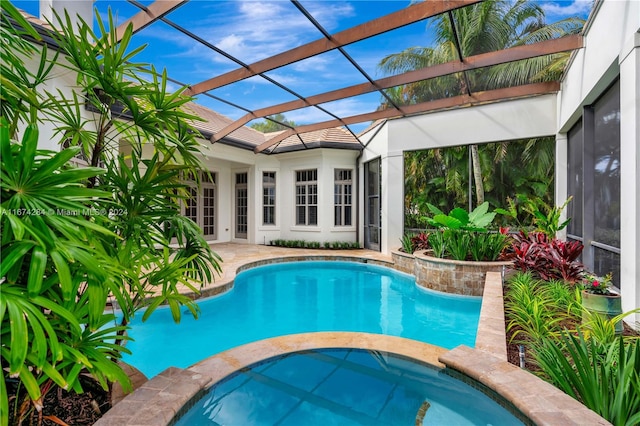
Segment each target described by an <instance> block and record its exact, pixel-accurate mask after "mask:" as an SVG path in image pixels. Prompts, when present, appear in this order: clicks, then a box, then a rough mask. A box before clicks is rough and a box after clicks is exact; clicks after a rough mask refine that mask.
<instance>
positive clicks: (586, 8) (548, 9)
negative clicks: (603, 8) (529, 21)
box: [540, 0, 593, 18]
mask: <svg viewBox="0 0 640 426" xmlns="http://www.w3.org/2000/svg"><path fill="white" fill-rule="evenodd" d="M592 6H593V0H574V1H567V0H564V1H543V2H541V3H540V7H542V9H543V10H544V11H545V13H546V15H547V17H556V16H557V17H561V18H568V17H573V16H580V17H585V18H586V16H587V15H589V12H590V11H591V7H592Z"/></svg>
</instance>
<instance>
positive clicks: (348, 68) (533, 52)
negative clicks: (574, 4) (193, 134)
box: [16, 0, 586, 154]
mask: <svg viewBox="0 0 640 426" xmlns="http://www.w3.org/2000/svg"><path fill="white" fill-rule="evenodd" d="M478 2H479V0H455V1H454V0H451V1H425V2H418V3H414V4H410V3H408V2H407V3H405V2H377V3H374V4H377V5H378V7H375V8H372V7H371V6H370V4H359V2H356V3H354V4H352V5H349V4H342V3H339V2H319V3H314V2H309V3H308V4H305V2H299V1H292V2H268V3H265V4H260V3H255V2H241V3H236V6H230V7H227V6H225V3H224V2H198V1H192V2H189V1H186V0H185V1H156V2H151V1H147V2H138V1H128V2H124V1H116V2H95V3H92V2H89V1H86V2H65V1H59V0H54V1H51V2H42V4H43V6H44V7H43V13H44V14H43V17H46V18H48V19H51V20H55V18H54V15H53V13H52V12H50V11H48V10H58V11H62V10H65V8H66V10H67V12H69V14H70V15H71V16H73V15H74V14H75V13H79V14H80V16H83V17H84V19H85V20H89V21H90V20H91V19H92V18H91V17H92V13H93V9H92V8H93V7H96V8H97V10H98V13H100V14H102V15H103V16H106V14H107V13H108V10H111V11H112V13H113V14H114V16H115V18H116V20H115V22H114V24H115V25H117V26H118V34H119V35H120V36H122V34H124V32H125V29H126V28H127V27H128V26H129V25H131V29H132V31H133V34H134V35H133V40H134V44H135V45H140V44H142V43H148V46H147V48H146V49H145V51H143V52H142V53H141V55H140V59H142V60H147V61H148V62H149V63H150V64H153V65H154V66H155V67H156V69H157V70H162V69H163V68H166V69H167V71H168V75H169V77H171V79H172V81H173V82H174V83H175V84H176V88H177V87H180V86H183V87H186V90H185V94H187V95H190V96H194V97H195V99H196V102H198V104H199V105H202V106H206V107H208V108H209V109H212V110H214V111H215V112H217V113H220V114H222V115H223V116H225V117H229V118H231V120H232V121H231V122H227V121H228V120H227V121H225V120H224V119H222V120H216V118H213V117H211V114H207V113H205V114H207V115H208V117H206V118H207V121H208V122H209V123H208V124H207V125H205V126H204V129H203V130H205V135H206V136H207V137H208V139H209V140H210V141H211V142H212V143H215V142H219V141H223V142H224V141H244V142H249V143H251V144H254V145H255V147H254V148H253V149H254V152H256V153H265V154H271V153H277V152H280V151H279V149H280V150H282V149H285V147H288V149H289V150H290V149H291V147H292V146H294V147H295V149H305V148H306V147H308V143H309V141H308V140H306V139H305V136H303V135H304V134H305V133H310V132H317V131H320V130H325V129H329V128H334V127H342V128H343V129H344V130H345V131H346V135H344V136H343V135H340V136H337V135H335V134H334V135H333V136H332V137H326V136H324V137H322V138H320V140H321V141H322V142H327V143H333V144H335V143H338V144H342V145H341V146H345V147H347V148H353V149H361V148H362V146H363V142H362V140H361V139H360V137H359V135H358V133H359V131H361V130H363V128H364V127H366V125H367V124H368V123H371V122H374V121H375V120H381V119H393V118H400V117H407V116H412V115H417V114H421V113H425V112H429V111H438V110H443V109H449V108H457V107H465V106H471V105H477V104H484V103H489V102H495V101H500V100H505V99H514V98H522V97H527V96H534V95H540V94H545V93H554V92H557V91H558V89H559V83H558V78H559V77H560V75H561V73H558V74H557V76H556V78H554V79H549V78H545V79H544V80H545V81H541V79H540V78H537V79H536V78H531V79H530V81H521V82H518V83H517V84H505V83H498V84H492V85H486V84H484V85H478V84H472V83H473V82H475V81H476V80H475V79H471V80H470V79H469V75H470V74H472V73H477V72H493V71H492V70H493V68H494V67H497V66H500V65H504V64H506V63H512V62H514V63H515V62H518V61H523V60H526V59H531V58H538V57H544V56H548V55H558V54H562V53H568V52H571V51H573V50H575V49H579V48H581V47H582V43H583V42H582V36H581V35H580V34H574V35H571V34H569V35H567V36H564V37H557V36H554V35H551V36H549V37H548V38H549V39H548V40H530V41H529V42H527V43H522V44H521V45H514V46H512V47H510V48H508V49H504V50H500V51H474V52H471V53H469V54H468V53H466V52H464V51H463V49H462V45H461V40H463V39H464V37H465V36H466V35H465V34H464V33H459V31H460V30H459V29H458V28H459V27H460V23H456V20H455V18H454V15H453V13H452V11H454V10H457V9H464V8H465V7H468V6H470V5H473V4H476V3H478ZM25 3H26V4H25V5H24V6H30V7H29V9H31V10H32V11H33V10H34V9H33V3H34V2H25ZM47 3H49V4H51V5H52V6H53V7H52V8H50V9H47V8H46V5H47ZM16 4H17V5H18V6H21V2H16ZM238 4H239V5H241V6H237V5H238ZM220 9H228V10H225V12H221V11H220ZM343 9H346V10H343ZM364 11H366V13H363V12H364ZM585 12H586V9H585V10H583V12H582V14H583V15H584V16H586V13H585ZM60 13H62V12H60ZM441 17H446V18H445V19H444V20H442V21H440V22H443V23H444V24H445V25H448V26H449V28H450V29H451V31H453V32H454V33H455V45H454V46H451V48H452V49H454V50H455V53H456V56H457V57H456V59H455V60H453V61H447V62H443V63H438V64H434V65H430V66H424V67H419V68H417V69H413V70H410V71H406V72H400V71H396V72H392V73H389V72H382V71H381V70H380V69H379V67H378V64H379V63H380V62H381V61H382V60H383V59H384V58H385V57H386V56H388V55H390V54H393V53H397V52H400V51H402V50H404V49H407V48H414V47H417V46H420V47H429V46H430V45H431V46H435V45H436V44H437V40H434V37H433V36H432V35H431V34H430V32H429V31H427V30H428V29H429V28H430V27H433V26H435V25H437V23H435V22H434V18H441ZM563 17H564V18H566V17H568V15H567V16H563ZM340 18H342V19H340ZM227 19H228V20H229V23H232V25H231V26H230V27H227V26H226V25H227V23H226V22H225V21H224V20H227ZM252 25H255V26H256V28H247V27H250V26H252ZM217 26H221V27H224V30H225V31H228V33H224V34H221V33H220V32H217V31H215V28H216V27H217ZM288 32H290V35H286V34H287V33H288ZM268 37H274V39H268ZM280 38H282V39H280ZM136 42H137V43H136ZM185 49H186V52H184V50H185ZM181 51H182V52H181ZM184 61H188V62H189V66H188V67H186V68H187V69H185V67H184V66H182V64H183V62H184ZM179 64H180V66H178V65H179ZM194 69H196V70H197V72H194ZM334 70H335V71H339V73H340V74H337V73H336V72H335V71H334ZM479 70H481V71H479ZM447 76H455V77H456V78H458V79H464V80H465V81H466V82H467V84H466V86H465V87H464V88H460V87H451V88H450V89H449V90H446V93H445V94H442V95H438V94H434V95H433V96H431V98H432V99H429V100H428V101H423V102H417V103H416V102H412V100H411V99H410V98H405V99H398V98H397V97H395V99H394V97H392V96H391V95H390V94H389V91H390V90H393V91H396V92H398V91H399V92H403V91H406V90H407V87H408V85H411V84H412V83H416V82H419V81H423V80H427V79H434V80H437V79H442V78H443V77H447ZM230 94H233V96H231V95H230ZM275 100H278V101H279V100H282V101H281V102H276V101H275ZM277 114H286V115H287V116H290V117H302V118H301V119H298V120H294V121H295V122H296V123H295V124H294V125H291V124H290V123H287V122H279V123H278V124H280V125H282V126H283V127H285V128H286V130H284V131H282V132H279V133H278V134H275V135H268V137H266V136H265V137H264V140H256V139H255V138H252V137H251V136H250V135H247V134H246V133H245V134H243V133H242V130H241V129H242V127H243V126H246V125H248V124H251V123H252V122H254V121H255V120H260V119H265V118H267V117H268V118H267V119H268V120H275V118H274V116H275V115H277ZM358 124H359V125H360V126H357V125H358ZM334 133H335V132H334ZM307 139H311V140H312V141H313V140H314V139H318V138H317V137H316V138H313V137H308V138H307ZM352 144H354V145H352Z"/></svg>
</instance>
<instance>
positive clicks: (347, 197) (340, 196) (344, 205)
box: [333, 169, 353, 226]
mask: <svg viewBox="0 0 640 426" xmlns="http://www.w3.org/2000/svg"><path fill="white" fill-rule="evenodd" d="M351 175H352V171H351V170H345V169H335V170H334V183H333V188H334V193H333V203H334V225H335V226H351V211H352V205H353V201H352V199H353V194H352V188H353V180H352V178H351Z"/></svg>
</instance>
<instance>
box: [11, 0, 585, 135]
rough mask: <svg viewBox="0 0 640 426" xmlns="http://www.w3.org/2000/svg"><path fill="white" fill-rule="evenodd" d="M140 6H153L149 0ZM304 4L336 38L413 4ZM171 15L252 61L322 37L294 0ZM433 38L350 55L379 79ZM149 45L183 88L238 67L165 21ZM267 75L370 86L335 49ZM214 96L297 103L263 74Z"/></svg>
mask: <svg viewBox="0 0 640 426" xmlns="http://www.w3.org/2000/svg"><path fill="white" fill-rule="evenodd" d="M78 1H84V0H78ZM13 3H14V4H15V5H16V6H18V7H19V8H22V9H24V10H26V11H27V12H29V13H31V14H33V15H36V16H38V15H39V11H38V7H39V2H38V1H35V0H30V1H13ZM141 3H143V4H146V5H148V4H150V3H151V1H148V0H147V1H141ZM300 3H301V4H302V6H303V7H304V8H305V9H306V10H308V11H309V12H311V14H312V15H313V16H314V17H315V19H316V20H317V21H318V22H319V23H320V24H321V25H322V26H323V27H324V29H325V30H327V31H328V32H329V33H331V34H334V33H336V32H339V31H341V30H344V29H346V28H349V27H352V26H355V25H358V24H361V23H363V22H365V21H368V20H371V19H375V18H377V17H380V16H383V15H387V14H389V13H392V12H395V11H397V10H400V9H402V8H405V7H407V6H408V5H409V4H410V2H409V1H406V0H396V1H364V0H360V1H305V0H302V1H301V2H300ZM591 4H592V1H591V0H577V1H574V0H567V1H542V2H541V6H542V7H543V8H544V10H545V12H546V16H547V22H554V21H557V20H560V19H562V18H564V17H567V16H580V17H583V18H586V17H587V15H588V12H589V10H590V8H591ZM95 6H96V7H97V8H98V10H99V11H100V13H101V15H103V16H106V11H107V8H108V7H109V6H110V7H111V9H112V11H113V12H114V13H115V14H116V15H117V19H118V22H119V23H121V22H124V21H125V20H126V19H127V18H129V17H131V16H132V15H133V14H135V13H137V12H138V11H139V10H138V9H137V8H136V7H135V6H133V5H131V4H129V3H127V2H125V1H123V0H120V1H107V0H98V1H96V2H95ZM167 18H168V19H170V20H171V21H172V22H174V23H176V24H178V25H180V26H182V27H184V28H186V29H187V30H189V31H191V32H193V33H195V34H197V35H199V36H200V37H202V38H203V39H205V40H207V41H208V42H209V43H211V44H214V45H215V46H217V47H218V48H220V49H222V50H224V51H226V52H227V53H229V54H231V55H233V56H236V57H237V58H238V59H240V60H241V61H243V62H245V63H248V64H250V63H252V62H255V61H257V60H260V59H264V58H266V57H269V56H272V55H274V54H277V53H280V52H284V51H286V50H289V49H291V48H294V47H297V46H300V45H302V44H305V43H308V42H310V41H313V40H316V39H319V38H322V34H321V33H320V32H319V31H318V30H317V29H316V28H315V27H314V26H313V25H312V24H311V23H310V22H309V21H308V20H307V19H306V18H305V17H304V16H303V15H302V14H301V13H300V12H299V11H298V9H297V8H296V7H295V6H294V5H293V4H292V3H290V2H289V1H275V0H272V1H262V2H258V1H212V0H192V1H190V2H188V3H186V4H185V5H183V6H181V7H179V8H178V9H176V10H175V11H173V12H172V13H171V14H169V15H168V16H167ZM430 40H431V37H430V33H429V30H428V26H427V25H425V23H424V22H421V23H417V24H414V25H409V26H407V27H404V28H402V29H400V30H396V31H393V32H392V33H388V34H386V35H381V36H377V37H373V38H371V39H369V40H365V41H362V42H359V43H355V44H353V45H349V46H347V47H346V48H345V50H346V51H347V53H348V54H349V55H351V56H352V57H353V58H354V59H355V60H356V61H357V62H358V63H359V64H360V66H361V67H362V68H363V69H364V70H365V71H366V72H367V73H368V74H369V76H371V77H372V78H374V79H375V78H380V77H382V74H381V73H380V71H379V70H378V68H377V65H378V63H379V61H380V59H381V58H383V57H384V56H386V55H389V54H392V53H396V52H399V51H402V50H403V49H406V48H408V47H413V46H425V45H428V44H429V43H430ZM145 43H146V44H148V47H147V48H146V49H145V50H144V51H143V53H142V54H140V56H139V57H138V58H137V59H138V60H139V61H141V62H149V63H153V64H154V65H155V66H156V68H157V69H162V68H166V69H167V71H168V73H169V76H170V77H172V78H174V79H176V80H178V81H181V82H183V83H185V84H196V83H198V82H200V81H203V80H206V79H207V78H211V77H213V76H217V75H220V74H222V73H225V72H228V71H231V70H233V69H236V68H238V65H237V64H235V63H232V62H231V61H230V60H228V59H227V58H224V57H223V56H222V55H220V54H218V53H216V52H214V51H213V50H211V49H209V48H207V47H206V46H204V45H202V44H200V43H197V42H195V41H194V40H191V39H190V38H188V37H187V36H185V35H183V34H181V33H179V32H178V31H176V30H174V29H173V28H171V27H170V26H169V25H167V24H166V23H163V22H156V23H154V24H152V25H151V26H149V27H147V28H146V29H144V30H143V31H142V32H140V33H139V34H138V35H137V36H136V37H134V41H133V45H134V46H139V45H141V44H145ZM267 75H268V76H269V77H271V78H273V79H274V80H276V81H278V82H279V83H282V84H284V85H286V86H288V87H290V88H291V89H292V90H294V91H296V92H297V93H299V94H300V95H302V96H311V95H315V94H319V93H323V92H327V91H330V90H334V89H337V88H341V87H345V86H349V85H353V84H358V83H362V82H364V81H365V79H364V78H363V76H362V75H361V74H360V73H359V72H358V71H357V70H356V69H355V68H354V67H353V66H352V65H351V64H350V63H349V62H348V61H347V59H345V58H344V57H343V56H342V55H341V54H340V53H339V52H337V51H331V52H327V53H324V54H322V55H319V56H317V57H314V58H310V59H307V60H303V61H300V62H297V63H295V64H291V65H288V66H286V67H283V68H280V69H277V70H274V71H271V72H268V73H267ZM211 93H212V94H213V95H215V96H217V97H219V98H222V99H225V100H228V101H231V102H233V103H235V104H238V105H241V106H243V107H245V108H248V109H251V110H253V109H256V108H261V107H265V106H269V105H273V104H277V103H281V102H286V101H289V100H293V99H296V98H295V97H294V96H292V95H291V94H289V93H287V92H285V91H283V90H281V89H279V88H277V87H275V86H273V85H272V84H271V83H268V82H267V81H266V80H264V79H263V78H261V77H252V78H249V79H247V80H244V81H242V82H239V83H235V84H233V85H229V86H225V87H221V88H218V89H215V90H213V91H211ZM198 101H199V102H200V103H201V104H203V105H206V106H208V107H210V108H212V109H214V110H215V111H217V112H219V113H221V114H224V115H226V116H228V117H230V118H233V119H235V118H238V117H240V116H242V115H244V111H242V110H239V109H237V108H234V107H231V106H229V105H226V104H224V103H222V102H218V101H216V100H213V99H210V98H208V97H202V96H200V97H199V99H198ZM379 103H380V95H379V94H377V93H372V94H367V95H361V96H358V97H354V98H348V99H344V100H340V101H336V102H332V103H329V104H325V105H323V106H324V107H325V108H326V109H328V110H330V111H331V112H333V113H334V114H337V115H340V116H350V115H355V114H361V113H365V112H371V111H374V110H375V109H376V107H377V106H378V105H379ZM285 115H286V117H287V118H288V119H291V120H293V121H295V122H296V123H298V124H304V123H310V122H317V121H325V120H329V119H331V117H330V116H329V115H327V114H325V113H323V112H322V111H320V110H318V109H317V108H304V109H300V110H296V111H290V112H287V113H285ZM365 125H366V124H365ZM356 127H362V126H356ZM354 130H356V131H357V130H359V129H357V128H356V129H354Z"/></svg>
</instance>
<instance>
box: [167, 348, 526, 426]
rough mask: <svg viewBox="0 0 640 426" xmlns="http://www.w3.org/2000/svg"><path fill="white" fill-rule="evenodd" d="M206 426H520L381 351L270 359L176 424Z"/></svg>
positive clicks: (469, 390) (468, 392)
mask: <svg viewBox="0 0 640 426" xmlns="http://www.w3.org/2000/svg"><path fill="white" fill-rule="evenodd" d="M176 424H177V425H180V426H205V425H242V426H249V425H281V426H286V425H296V426H299V425H305V426H314V425H322V426H325V425H340V426H347V425H385V426H391V425H423V424H424V425H456V426H465V425H495V426H497V425H522V424H523V423H522V422H521V421H520V420H518V418H516V417H515V416H514V415H513V414H511V413H510V412H508V411H507V410H506V409H504V408H503V407H502V406H500V405H499V404H497V403H496V402H495V401H493V400H492V399H490V398H489V397H488V396H486V395H485V394H483V393H482V392H480V391H478V390H476V389H475V388H473V387H471V386H469V385H467V384H465V383H463V382H461V381H459V380H457V379H454V378H453V377H451V376H449V375H447V374H445V373H443V372H442V371H441V370H436V369H434V368H433V367H430V366H427V365H425V364H421V363H418V362H416V361H413V360H410V359H407V358H401V357H399V356H396V355H393V354H389V353H385V352H377V351H365V350H353V349H322V350H311V351H303V352H296V353H293V354H288V355H284V356H279V357H275V358H271V359H269V360H267V361H265V362H261V363H257V364H254V365H253V366H250V367H248V368H246V369H242V370H240V371H239V372H237V373H234V374H232V375H231V376H229V377H228V378H227V379H225V380H223V381H221V382H218V383H217V384H215V385H214V386H212V387H211V388H210V389H209V390H208V392H207V393H206V394H205V395H204V396H203V397H202V398H201V399H200V400H199V401H198V402H196V403H195V405H194V406H193V407H192V408H191V409H190V410H189V411H188V412H187V413H186V414H185V415H183V416H182V417H181V418H180V419H179V420H178V422H177V423H176Z"/></svg>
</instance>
